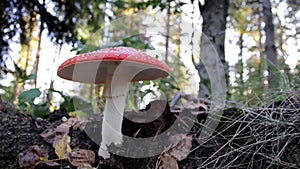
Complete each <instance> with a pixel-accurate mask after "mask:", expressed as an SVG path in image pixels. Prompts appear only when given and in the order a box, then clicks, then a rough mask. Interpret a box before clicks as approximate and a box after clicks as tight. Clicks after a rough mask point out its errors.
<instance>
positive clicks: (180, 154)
mask: <svg viewBox="0 0 300 169" xmlns="http://www.w3.org/2000/svg"><path fill="white" fill-rule="evenodd" d="M192 140H193V137H192V135H189V136H186V135H185V134H177V135H175V136H171V137H170V138H169V141H170V142H171V144H172V145H173V146H174V147H172V148H171V149H170V150H169V151H167V154H169V155H171V156H173V157H175V158H176V159H177V160H178V161H181V160H183V159H185V158H186V157H187V156H188V155H189V153H190V151H191V148H192Z"/></svg>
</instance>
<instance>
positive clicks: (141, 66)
mask: <svg viewBox="0 0 300 169" xmlns="http://www.w3.org/2000/svg"><path fill="white" fill-rule="evenodd" d="M169 74H170V69H169V67H168V66H167V65H166V64H165V63H163V62H161V61H159V60H158V59H156V58H154V57H151V56H149V55H146V54H145V53H143V52H141V51H139V50H136V49H134V48H129V47H115V48H106V49H102V50H98V51H94V52H90V53H85V54H80V55H77V56H75V57H73V58H70V59H68V60H66V61H65V62H63V63H62V64H61V65H60V66H59V67H58V70H57V75H58V76H59V77H61V78H64V79H67V80H72V81H76V82H83V83H89V84H101V83H104V85H105V86H104V93H103V97H105V98H106V102H105V107H104V111H103V114H104V117H103V122H102V142H101V145H100V148H99V152H98V155H99V156H101V157H103V158H105V159H106V158H109V157H110V155H109V153H108V150H107V146H109V145H110V144H111V143H113V144H115V145H118V144H121V143H122V133H121V128H122V121H123V114H124V107H125V101H126V97H127V93H128V90H129V83H130V81H144V80H154V79H157V78H165V77H167V76H168V75H169Z"/></svg>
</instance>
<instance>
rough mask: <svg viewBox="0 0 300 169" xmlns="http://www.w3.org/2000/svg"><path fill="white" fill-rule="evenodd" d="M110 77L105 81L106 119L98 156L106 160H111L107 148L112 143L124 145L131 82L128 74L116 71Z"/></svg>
mask: <svg viewBox="0 0 300 169" xmlns="http://www.w3.org/2000/svg"><path fill="white" fill-rule="evenodd" d="M108 72H109V75H108V76H107V77H106V80H105V88H104V97H105V98H106V102H105V107H104V111H103V114H104V117H103V122H102V142H101V145H100V149H99V152H98V155H99V156H101V157H103V158H104V159H106V158H109V157H110V156H109V153H108V150H107V146H109V145H111V144H112V143H113V144H115V145H118V144H122V132H121V130H122V121H123V115H124V108H125V102H126V97H127V93H128V90H129V82H128V78H127V75H126V74H125V73H127V72H126V71H125V73H124V74H123V73H122V74H113V72H114V70H109V71H108Z"/></svg>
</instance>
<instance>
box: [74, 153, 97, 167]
mask: <svg viewBox="0 0 300 169" xmlns="http://www.w3.org/2000/svg"><path fill="white" fill-rule="evenodd" d="M68 159H69V162H70V163H71V164H72V165H73V166H75V167H83V166H90V165H91V164H94V163H95V153H94V152H93V151H91V150H84V149H80V150H74V151H72V152H70V153H69V156H68Z"/></svg>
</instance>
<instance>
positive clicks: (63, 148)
mask: <svg viewBox="0 0 300 169" xmlns="http://www.w3.org/2000/svg"><path fill="white" fill-rule="evenodd" d="M70 142H71V138H70V136H68V135H67V134H65V135H63V136H62V138H61V139H60V140H57V142H53V147H54V148H55V153H56V155H57V156H58V158H59V159H66V158H68V154H69V153H70V152H71V151H72V149H71V147H70Z"/></svg>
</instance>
